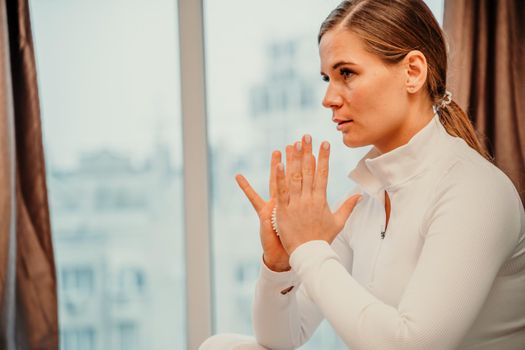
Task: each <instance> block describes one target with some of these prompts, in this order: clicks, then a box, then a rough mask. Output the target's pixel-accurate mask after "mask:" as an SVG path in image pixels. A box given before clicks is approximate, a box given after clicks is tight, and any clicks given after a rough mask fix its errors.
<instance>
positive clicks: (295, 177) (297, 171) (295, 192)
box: [287, 142, 303, 200]
mask: <svg viewBox="0 0 525 350" xmlns="http://www.w3.org/2000/svg"><path fill="white" fill-rule="evenodd" d="M302 162H303V145H302V143H301V142H296V143H295V145H294V147H293V151H292V162H291V163H290V165H287V168H288V171H289V172H290V181H289V182H288V188H289V190H290V200H293V199H294V198H297V197H298V196H300V195H301V190H302V186H303V169H302Z"/></svg>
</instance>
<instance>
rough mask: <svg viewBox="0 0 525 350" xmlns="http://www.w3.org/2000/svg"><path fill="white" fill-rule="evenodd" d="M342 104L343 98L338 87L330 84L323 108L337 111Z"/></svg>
mask: <svg viewBox="0 0 525 350" xmlns="http://www.w3.org/2000/svg"><path fill="white" fill-rule="evenodd" d="M342 104H343V98H342V97H341V95H340V94H339V92H338V91H337V89H336V87H335V86H334V85H333V84H332V83H329V84H328V87H327V88H326V92H325V95H324V98H323V106H324V107H325V108H330V109H332V110H335V109H338V108H340V107H341V106H342Z"/></svg>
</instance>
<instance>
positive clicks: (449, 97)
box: [439, 90, 452, 109]
mask: <svg viewBox="0 0 525 350" xmlns="http://www.w3.org/2000/svg"><path fill="white" fill-rule="evenodd" d="M450 102H452V92H450V91H448V90H446V91H445V95H443V98H442V99H441V102H440V103H439V109H442V108H445V107H446V106H448V105H449V104H450Z"/></svg>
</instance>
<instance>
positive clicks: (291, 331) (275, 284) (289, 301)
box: [253, 231, 353, 349]
mask: <svg viewBox="0 0 525 350" xmlns="http://www.w3.org/2000/svg"><path fill="white" fill-rule="evenodd" d="M345 237H346V234H345V232H344V231H343V232H341V233H340V234H339V235H338V236H337V238H336V239H335V240H334V242H333V243H332V247H331V248H330V249H331V250H332V251H333V252H334V253H335V254H336V255H337V258H338V259H339V261H340V262H341V266H342V267H343V268H344V269H345V271H347V272H346V273H349V272H350V271H351V269H352V255H353V254H352V250H351V248H350V246H349V245H348V242H347V241H346V239H345ZM290 286H294V288H293V289H292V290H291V291H289V292H288V293H285V294H282V293H281V292H282V291H283V290H286V289H288V288H289V287H290ZM322 319H323V315H322V313H321V312H320V310H319V308H318V307H317V305H316V304H315V303H314V302H313V301H312V299H311V298H310V296H309V295H308V292H307V290H306V289H305V288H304V286H303V285H300V282H299V280H298V276H297V274H296V273H295V271H293V270H292V271H287V272H274V271H272V270H270V269H269V268H268V267H266V265H265V264H264V263H262V268H261V274H260V277H259V280H258V281H257V287H256V291H255V299H254V308H253V325H254V330H255V336H256V338H257V342H258V343H259V344H261V345H264V346H266V347H268V348H270V349H294V348H296V347H299V346H301V345H302V344H304V343H305V342H306V341H307V340H308V339H309V338H310V337H311V336H312V334H313V333H314V331H315V330H316V329H317V327H318V326H319V323H320V322H321V321H322Z"/></svg>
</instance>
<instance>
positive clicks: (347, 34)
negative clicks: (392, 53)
mask: <svg viewBox="0 0 525 350" xmlns="http://www.w3.org/2000/svg"><path fill="white" fill-rule="evenodd" d="M319 55H320V58H321V68H322V70H323V71H324V70H329V69H330V68H331V67H332V66H333V65H334V64H336V63H338V62H341V61H344V62H353V63H355V64H356V65H365V64H366V65H369V64H371V63H380V62H381V61H380V60H379V58H378V57H376V56H375V55H373V54H372V53H370V52H368V51H367V50H366V49H365V46H364V43H363V40H362V39H361V38H360V37H359V36H358V35H357V34H355V33H353V32H351V31H350V30H348V29H345V28H335V29H333V30H331V31H329V32H327V33H326V34H324V35H323V37H322V38H321V42H320V43H319Z"/></svg>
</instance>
